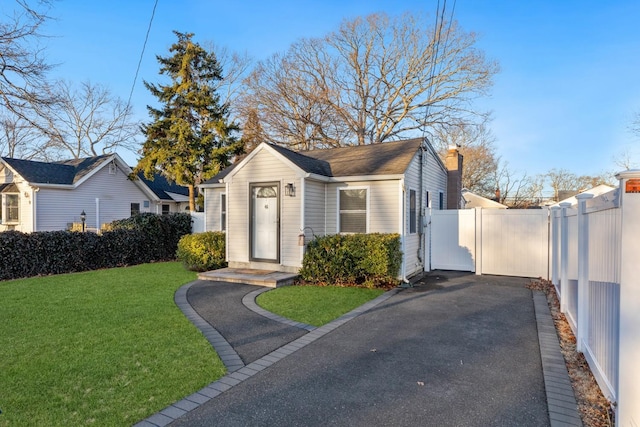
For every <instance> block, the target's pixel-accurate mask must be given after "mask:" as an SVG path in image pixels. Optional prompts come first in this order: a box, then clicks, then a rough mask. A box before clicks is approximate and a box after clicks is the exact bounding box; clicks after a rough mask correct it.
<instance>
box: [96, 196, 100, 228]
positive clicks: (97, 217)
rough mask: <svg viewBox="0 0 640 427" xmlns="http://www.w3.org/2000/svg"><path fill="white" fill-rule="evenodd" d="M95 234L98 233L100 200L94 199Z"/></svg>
mask: <svg viewBox="0 0 640 427" xmlns="http://www.w3.org/2000/svg"><path fill="white" fill-rule="evenodd" d="M96 232H97V233H100V198H98V197H96Z"/></svg>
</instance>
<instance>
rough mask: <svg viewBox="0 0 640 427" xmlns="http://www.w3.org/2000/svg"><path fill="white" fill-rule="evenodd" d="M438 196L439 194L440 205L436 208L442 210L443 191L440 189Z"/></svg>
mask: <svg viewBox="0 0 640 427" xmlns="http://www.w3.org/2000/svg"><path fill="white" fill-rule="evenodd" d="M439 196H440V197H439V199H440V200H439V202H440V205H439V206H438V209H440V210H444V193H443V192H442V191H441V192H440V194H439Z"/></svg>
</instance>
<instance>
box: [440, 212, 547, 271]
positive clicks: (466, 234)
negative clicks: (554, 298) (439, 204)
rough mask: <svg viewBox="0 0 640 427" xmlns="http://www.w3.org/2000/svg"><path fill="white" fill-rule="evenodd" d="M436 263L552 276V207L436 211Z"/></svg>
mask: <svg viewBox="0 0 640 427" xmlns="http://www.w3.org/2000/svg"><path fill="white" fill-rule="evenodd" d="M430 236H431V269H441V270H459V271H474V272H475V273H476V274H495V275H502V276H519V277H544V278H548V276H549V271H548V270H549V268H548V265H549V218H548V210H547V209H508V210H507V209H482V208H476V209H463V210H442V211H433V212H432V213H431V233H430Z"/></svg>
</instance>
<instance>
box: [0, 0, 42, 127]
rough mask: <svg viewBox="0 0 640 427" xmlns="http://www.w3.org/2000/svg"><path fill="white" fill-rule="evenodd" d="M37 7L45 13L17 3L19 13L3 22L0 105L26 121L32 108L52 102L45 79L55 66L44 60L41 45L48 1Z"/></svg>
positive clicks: (0, 31)
mask: <svg viewBox="0 0 640 427" xmlns="http://www.w3.org/2000/svg"><path fill="white" fill-rule="evenodd" d="M38 4H39V6H40V7H41V8H42V9H43V11H38V10H36V9H35V8H32V7H31V6H29V4H28V2H27V1H25V0H16V5H17V8H16V10H14V11H13V13H12V14H11V15H7V16H4V17H2V18H1V19H2V21H0V105H1V106H2V107H4V108H5V109H6V110H8V111H10V112H11V113H12V114H15V115H17V116H19V117H21V118H23V119H25V120H27V121H30V120H31V118H30V117H32V116H31V115H30V110H31V108H32V107H34V106H36V107H41V106H43V105H48V104H50V103H51V102H52V99H51V97H50V95H51V93H50V91H48V90H47V80H46V75H47V72H48V71H49V70H50V69H51V68H52V66H51V65H50V64H48V63H47V62H46V61H45V59H44V57H43V54H42V52H43V48H42V46H41V44H40V42H41V39H42V37H43V35H42V34H41V33H40V28H41V27H42V25H43V24H44V22H45V21H46V20H47V19H48V17H47V15H46V13H47V10H48V8H49V2H48V1H46V0H41V1H39V2H38Z"/></svg>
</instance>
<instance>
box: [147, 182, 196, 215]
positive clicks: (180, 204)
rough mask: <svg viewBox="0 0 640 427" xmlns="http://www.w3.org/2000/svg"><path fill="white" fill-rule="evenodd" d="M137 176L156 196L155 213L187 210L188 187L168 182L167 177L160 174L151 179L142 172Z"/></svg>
mask: <svg viewBox="0 0 640 427" xmlns="http://www.w3.org/2000/svg"><path fill="white" fill-rule="evenodd" d="M138 178H140V179H141V180H142V182H144V183H145V185H146V186H147V187H149V189H150V190H151V191H153V193H154V194H155V195H156V197H157V198H158V201H157V204H156V206H157V212H156V213H160V214H163V215H164V214H168V213H170V212H185V211H187V212H188V211H189V189H188V188H187V187H183V186H182V185H178V184H176V183H170V182H169V181H167V178H165V177H164V176H162V175H161V174H156V175H155V176H154V177H153V180H150V179H147V178H145V176H144V174H143V173H142V172H140V173H139V174H138Z"/></svg>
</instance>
